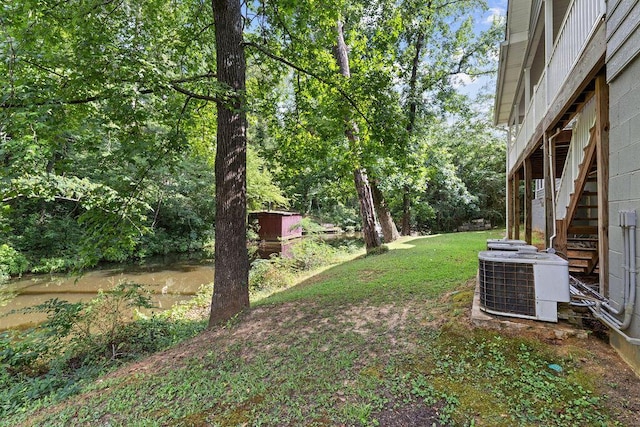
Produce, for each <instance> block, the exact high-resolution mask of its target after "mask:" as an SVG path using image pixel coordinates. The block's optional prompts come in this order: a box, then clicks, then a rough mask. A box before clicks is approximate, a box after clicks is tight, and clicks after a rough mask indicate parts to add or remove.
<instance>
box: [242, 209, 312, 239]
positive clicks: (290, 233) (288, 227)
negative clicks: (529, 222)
mask: <svg viewBox="0 0 640 427" xmlns="http://www.w3.org/2000/svg"><path fill="white" fill-rule="evenodd" d="M249 219H250V220H255V219H257V220H258V226H259V229H258V236H259V238H260V240H287V239H293V238H296V237H302V228H300V227H294V226H295V225H296V224H299V223H300V221H301V220H302V215H300V214H299V213H296V212H283V211H260V212H252V213H250V214H249Z"/></svg>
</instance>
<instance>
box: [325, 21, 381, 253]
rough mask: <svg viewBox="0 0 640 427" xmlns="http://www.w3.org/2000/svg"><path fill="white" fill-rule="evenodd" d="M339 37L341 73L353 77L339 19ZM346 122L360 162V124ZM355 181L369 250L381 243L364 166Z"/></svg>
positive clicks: (352, 145) (338, 47) (349, 118)
mask: <svg viewBox="0 0 640 427" xmlns="http://www.w3.org/2000/svg"><path fill="white" fill-rule="evenodd" d="M337 30H338V38H337V45H336V48H335V51H334V53H335V57H336V62H337V63H338V67H340V74H342V75H343V76H344V77H345V78H349V77H351V70H350V69H349V54H348V51H347V44H346V43H345V42H344V33H343V27H342V22H340V21H338V25H337ZM344 122H345V135H346V137H347V139H348V140H349V146H350V147H351V151H352V152H353V153H354V154H353V155H354V157H355V158H356V159H357V160H358V162H359V151H360V147H359V145H360V137H359V136H358V125H357V123H355V122H354V121H353V120H352V119H351V117H350V115H349V114H347V115H346V116H345V118H344ZM353 178H354V183H355V186H356V191H357V193H358V200H359V202H360V216H361V217H362V235H363V237H364V243H365V246H366V247H367V252H370V251H371V250H373V249H375V248H377V247H379V246H380V245H381V242H380V236H378V233H377V232H376V219H375V209H374V207H373V196H372V194H371V187H370V185H369V180H368V178H367V173H366V171H365V170H364V168H362V167H360V166H356V168H355V169H354V171H353Z"/></svg>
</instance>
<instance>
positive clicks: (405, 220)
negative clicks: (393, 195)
mask: <svg viewBox="0 0 640 427" xmlns="http://www.w3.org/2000/svg"><path fill="white" fill-rule="evenodd" d="M410 192H411V190H410V189H409V186H408V185H407V186H405V187H404V188H403V191H402V235H403V236H409V235H411V193H410Z"/></svg>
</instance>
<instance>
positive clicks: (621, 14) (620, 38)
mask: <svg viewBox="0 0 640 427" xmlns="http://www.w3.org/2000/svg"><path fill="white" fill-rule="evenodd" d="M639 27H640V1H639V0H617V1H608V2H607V56H606V61H607V79H608V81H609V82H611V81H612V80H613V79H615V78H616V77H617V76H618V75H619V74H620V72H621V71H622V70H623V69H624V68H625V67H626V66H627V65H628V64H629V63H630V62H631V61H632V60H633V59H634V58H635V57H636V56H637V55H638V53H640V31H638V28H639Z"/></svg>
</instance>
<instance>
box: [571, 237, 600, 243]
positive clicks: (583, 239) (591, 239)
mask: <svg viewBox="0 0 640 427" xmlns="http://www.w3.org/2000/svg"><path fill="white" fill-rule="evenodd" d="M567 242H598V239H597V238H594V237H567Z"/></svg>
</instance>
